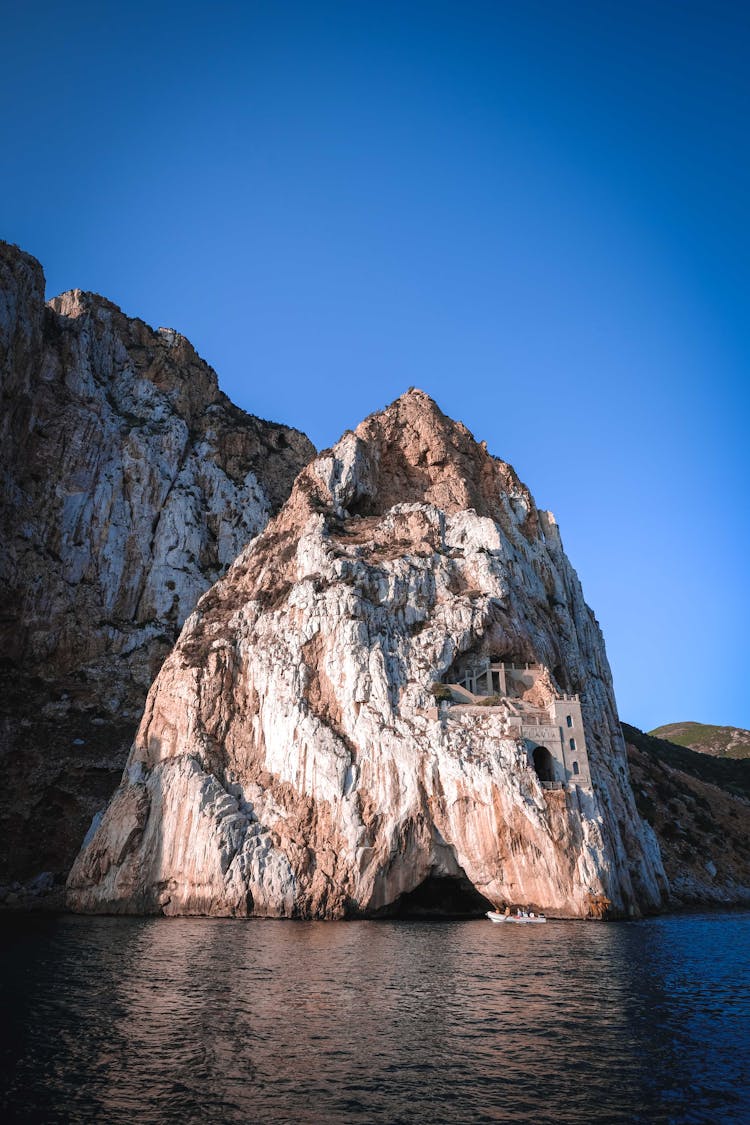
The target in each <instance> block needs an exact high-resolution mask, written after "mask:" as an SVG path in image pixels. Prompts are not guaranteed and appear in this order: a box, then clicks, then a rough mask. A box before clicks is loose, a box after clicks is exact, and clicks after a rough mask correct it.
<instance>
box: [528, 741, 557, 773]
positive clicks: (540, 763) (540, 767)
mask: <svg viewBox="0 0 750 1125" xmlns="http://www.w3.org/2000/svg"><path fill="white" fill-rule="evenodd" d="M531 758H532V761H533V763H534V769H535V770H536V775H537V777H538V778H539V780H540V781H554V780H555V760H554V758H553V757H552V755H551V754H550V752H549V750H548V749H547V747H546V746H535V747H534V749H533V751H532V754H531Z"/></svg>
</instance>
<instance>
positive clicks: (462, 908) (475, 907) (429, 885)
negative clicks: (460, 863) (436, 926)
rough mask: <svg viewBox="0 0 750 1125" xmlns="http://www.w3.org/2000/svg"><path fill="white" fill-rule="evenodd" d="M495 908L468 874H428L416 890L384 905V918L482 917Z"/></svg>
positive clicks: (382, 915)
mask: <svg viewBox="0 0 750 1125" xmlns="http://www.w3.org/2000/svg"><path fill="white" fill-rule="evenodd" d="M494 909H495V907H494V905H493V904H492V903H491V902H490V900H489V899H487V898H485V897H484V895H483V894H480V892H479V891H478V890H477V889H476V887H475V886H474V884H473V883H472V882H471V881H470V880H469V879H467V877H466V876H465V875H428V876H427V878H426V879H425V880H424V881H423V882H421V883H420V884H419V886H418V887H415V888H414V890H413V891H407V892H405V893H404V894H402V895H399V897H398V898H397V899H396V901H395V902H392V903H390V905H389V906H387V907H385V909H384V910H383V911H382V912H381V917H386V918H401V919H410V920H412V921H418V920H420V919H425V920H430V921H434V920H437V919H441V918H443V919H453V918H481V917H482V916H483V915H484V914H485V913H486V911H488V910H494Z"/></svg>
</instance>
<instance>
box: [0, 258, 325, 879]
mask: <svg viewBox="0 0 750 1125" xmlns="http://www.w3.org/2000/svg"><path fill="white" fill-rule="evenodd" d="M0 396H2V411H1V412H0V534H2V544H3V547H2V553H1V554H0V645H1V646H2V647H1V651H0V658H1V659H2V662H3V672H4V676H3V680H4V684H3V693H2V701H1V702H0V707H1V708H2V716H1V718H2V729H1V735H2V739H1V744H0V754H1V755H2V758H1V760H0V769H1V770H2V778H3V784H2V799H1V803H0V835H2V838H3V841H4V848H3V854H2V857H1V859H0V881H7V880H9V879H12V878H20V879H24V878H26V877H28V876H32V875H34V874H36V873H37V872H38V871H40V870H42V869H45V868H47V869H52V870H53V871H60V870H67V868H68V867H69V865H70V862H71V861H72V859H73V857H74V855H75V852H76V850H77V847H78V846H79V845H80V838H81V832H82V831H85V828H83V829H82V827H81V825H82V822H85V823H88V821H89V820H90V816H91V813H92V811H93V810H92V808H91V806H92V804H93V805H94V807H101V803H102V801H103V800H106V797H107V795H108V792H110V793H111V791H112V789H114V787H115V786H116V784H117V778H118V777H119V775H120V772H121V770H122V766H123V764H124V761H125V758H126V756H127V751H128V747H129V745H130V743H131V742H132V738H133V733H134V730H135V727H136V723H137V719H138V717H139V715H140V714H141V712H142V709H143V703H144V700H145V697H146V692H147V690H148V687H149V685H150V684H151V682H152V680H153V677H154V676H155V674H156V672H157V671H158V669H159V667H160V665H161V663H162V661H163V659H164V657H165V655H166V654H167V652H168V651H169V649H170V648H171V646H172V644H173V643H174V640H175V638H176V637H177V635H178V633H179V630H180V628H181V626H182V623H183V621H184V619H185V617H186V616H187V614H188V613H189V612H190V611H191V610H192V609H193V607H194V606H195V603H196V601H197V600H198V597H199V596H200V594H202V593H203V592H204V591H205V590H206V589H207V588H208V587H209V586H210V585H211V584H212V583H213V582H214V581H215V580H216V579H217V578H218V577H219V576H220V575H221V574H222V573H223V572H224V570H225V569H226V567H227V566H228V564H229V563H230V562H232V560H233V559H234V558H235V557H236V556H237V554H238V553H239V551H240V550H241V548H242V547H243V546H244V545H245V544H246V543H247V542H248V540H250V539H252V538H253V536H255V535H257V533H258V532H259V531H261V530H262V528H263V527H264V526H265V525H266V523H267V522H268V519H269V517H270V515H271V514H272V513H273V512H274V511H276V510H277V509H278V508H279V506H280V504H281V503H282V502H283V501H284V500H285V499H286V497H287V496H288V495H289V491H290V489H291V485H292V481H293V479H294V477H295V476H296V474H297V473H298V472H299V470H300V469H301V468H302V466H303V465H304V464H305V463H306V462H307V461H308V460H309V459H310V457H311V456H312V455H313V453H314V449H313V447H312V446H311V444H310V442H309V441H308V440H307V438H306V437H305V436H304V435H303V434H301V433H299V432H298V431H296V430H293V429H289V428H288V427H286V426H280V425H275V424H273V423H269V422H263V421H261V420H260V419H258V418H254V417H252V416H250V415H248V414H245V413H244V412H243V411H242V410H239V409H238V408H237V407H235V406H233V405H232V403H231V402H230V401H229V400H228V399H227V398H226V396H225V395H224V394H222V393H221V391H220V390H219V388H218V385H217V379H216V375H215V373H214V372H213V371H212V369H211V368H210V367H209V366H208V365H207V364H206V363H204V361H203V360H202V359H201V358H200V357H199V356H198V355H197V354H196V352H195V351H194V349H193V348H192V347H191V345H190V344H189V343H188V341H187V340H186V339H185V338H184V337H182V336H180V335H179V334H178V333H177V332H175V331H173V330H171V329H159V330H158V331H154V330H152V329H151V328H149V327H148V326H147V325H146V324H144V323H143V321H140V320H133V319H131V318H129V317H127V316H125V315H124V314H123V313H122V312H121V311H120V309H119V308H117V306H115V305H113V304H112V303H111V302H109V301H107V300H105V299H104V298H102V297H98V296H96V295H95V294H92V293H83V292H80V291H78V290H74V291H73V292H69V293H64V294H63V295H62V296H60V297H56V298H55V299H54V300H52V301H50V302H48V303H47V304H45V300H44V276H43V273H42V269H41V266H40V265H39V263H38V262H37V261H35V259H33V258H32V257H30V256H29V255H27V254H24V253H23V252H22V251H20V250H18V248H16V247H13V246H9V245H8V244H7V243H0Z"/></svg>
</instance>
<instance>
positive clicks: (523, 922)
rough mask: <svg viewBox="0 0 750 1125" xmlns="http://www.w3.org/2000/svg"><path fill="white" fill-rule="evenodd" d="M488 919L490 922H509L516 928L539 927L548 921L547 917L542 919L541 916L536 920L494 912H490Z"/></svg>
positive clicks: (488, 912)
mask: <svg viewBox="0 0 750 1125" xmlns="http://www.w3.org/2000/svg"><path fill="white" fill-rule="evenodd" d="M487 917H488V918H489V920H490V922H495V923H498V922H509V923H511V925H514V926H528V925H531V926H538V925H541V924H542V923H543V922H546V921H547V919H546V918H545V917H541V918H540V917H539V916H537V917H535V918H529V917H528V916H526V917H523V916H522V917H519V916H518V915H517V914H496V913H495V911H494V910H488V911H487Z"/></svg>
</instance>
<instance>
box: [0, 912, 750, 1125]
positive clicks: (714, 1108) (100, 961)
mask: <svg viewBox="0 0 750 1125" xmlns="http://www.w3.org/2000/svg"><path fill="white" fill-rule="evenodd" d="M0 932H1V933H2V959H1V962H0V966H1V967H0V993H1V995H0V1001H1V1005H2V1006H1V1009H0V1011H1V1013H2V1014H1V1019H2V1054H1V1057H0V1117H1V1118H2V1120H4V1121H16V1120H19V1121H43V1122H97V1123H100V1122H101V1123H108V1122H127V1123H129V1125H135V1123H139V1125H141V1123H150V1122H154V1123H156V1122H159V1123H161V1122H172V1121H174V1122H223V1121H227V1122H269V1123H276V1122H321V1123H322V1122H346V1123H349V1122H388V1123H394V1122H409V1123H412V1122H481V1121H517V1122H530V1123H534V1125H536V1123H538V1122H592V1121H596V1122H711V1123H714V1122H742V1121H750V1091H749V1088H748V1087H749V1082H748V1015H749V1013H750V997H749V985H748V968H749V964H748V961H749V957H750V914H747V913H743V914H710V915H709V914H707V915H694V916H681V917H670V918H660V919H653V920H649V921H642V922H632V923H609V924H596V923H584V922H553V921H551V922H548V923H547V925H546V926H493V925H492V924H491V923H490V922H488V921H485V920H477V921H470V922H443V923H433V922H430V923H426V922H422V923H418V922H351V923H320V922H318V923H316V922H270V921H260V920H250V921H233V920H232V921H230V920H212V919H124V918H81V917H71V916H46V917H45V916H41V915H37V916H28V915H27V916H14V915H7V914H6V915H5V916H3V917H1V918H0Z"/></svg>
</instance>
